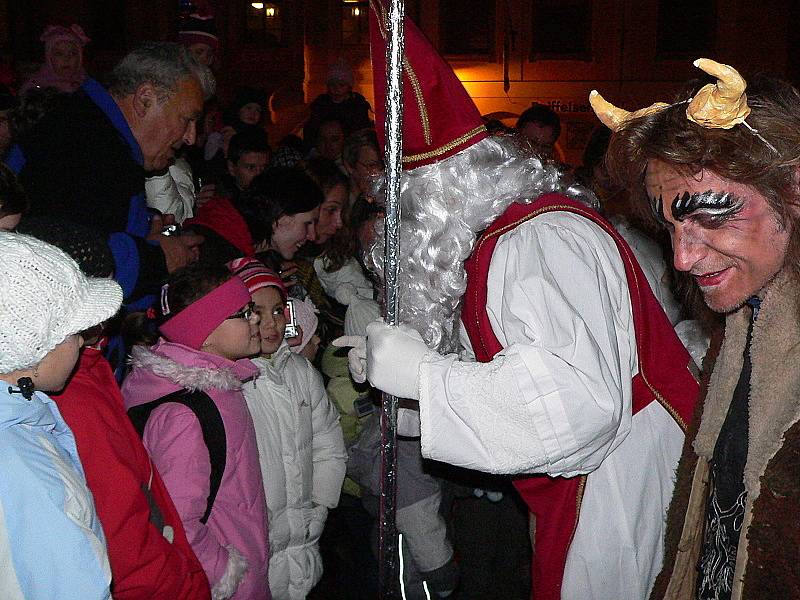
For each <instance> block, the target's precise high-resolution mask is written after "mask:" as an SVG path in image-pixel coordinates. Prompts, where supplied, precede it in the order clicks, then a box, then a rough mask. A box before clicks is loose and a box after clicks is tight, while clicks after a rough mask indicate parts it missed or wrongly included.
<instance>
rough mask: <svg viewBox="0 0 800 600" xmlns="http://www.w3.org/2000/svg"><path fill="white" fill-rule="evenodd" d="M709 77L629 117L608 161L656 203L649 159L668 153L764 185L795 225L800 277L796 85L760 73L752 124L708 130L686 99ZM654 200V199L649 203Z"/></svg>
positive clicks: (615, 175)
mask: <svg viewBox="0 0 800 600" xmlns="http://www.w3.org/2000/svg"><path fill="white" fill-rule="evenodd" d="M706 83H708V81H699V80H698V81H693V82H690V83H689V84H688V85H687V86H686V88H685V90H684V91H683V92H682V93H681V94H679V95H678V97H677V98H676V100H675V102H676V104H673V105H672V106H670V107H668V108H665V109H664V110H661V111H659V112H656V113H654V114H650V115H646V116H643V117H639V118H638V119H634V120H631V121H629V122H628V123H626V124H625V125H624V126H623V127H622V128H621V129H620V130H619V131H618V132H616V133H615V134H614V135H613V136H612V138H611V143H610V145H609V148H608V153H607V154H606V166H607V168H608V171H609V174H610V176H611V178H612V180H613V181H614V182H615V183H616V184H618V185H622V186H624V187H626V188H627V189H629V190H630V192H631V194H632V198H633V201H634V202H635V203H637V204H639V205H640V206H649V199H648V198H647V197H646V192H645V185H644V177H645V171H646V169H647V162H648V161H649V160H654V159H655V160H660V161H663V162H664V163H667V164H668V165H669V166H670V167H672V168H673V169H675V170H676V171H678V172H680V173H683V174H685V175H689V176H691V175H697V174H698V173H699V172H700V171H702V170H704V169H707V170H710V171H712V172H714V173H716V174H717V175H719V176H720V177H722V178H724V179H728V180H730V181H735V182H737V183H742V184H745V185H749V186H751V187H753V188H754V189H756V190H757V191H758V192H760V193H761V194H762V195H763V196H764V197H765V198H766V199H767V202H768V203H769V205H770V207H771V208H772V210H773V211H774V213H775V215H776V217H777V220H778V222H779V224H780V225H781V226H782V227H784V228H788V229H789V230H790V231H791V238H790V241H789V248H788V250H787V255H786V260H785V266H786V267H788V268H790V269H792V271H793V273H794V275H795V276H797V277H800V223H799V222H798V221H799V220H800V219H799V218H798V214H799V213H800V187H798V167H799V166H800V93H798V91H797V90H796V89H795V88H794V87H792V86H791V85H790V84H788V83H786V82H785V81H782V80H780V79H777V78H775V77H770V76H766V75H756V76H754V77H753V78H752V79H751V80H750V83H749V84H748V86H747V101H748V105H749V106H750V108H751V109H752V112H751V113H750V115H749V116H748V117H747V124H748V125H750V127H752V128H753V129H755V130H757V131H758V132H759V133H760V135H761V136H762V137H763V138H764V139H766V140H767V141H768V142H769V144H771V145H772V146H774V148H775V149H774V150H773V149H772V148H770V146H769V145H768V144H767V143H765V142H764V141H763V140H761V139H759V138H758V137H757V136H756V135H754V133H753V132H752V131H750V130H749V129H748V128H747V127H746V126H745V125H736V126H734V127H732V128H731V129H708V128H704V127H701V126H700V125H697V124H696V123H694V122H692V121H690V120H689V119H687V118H686V104H685V103H679V102H681V101H684V100H687V99H689V98H692V97H693V96H694V95H695V93H696V92H697V91H698V90H699V89H700V87H701V86H702V85H704V84H706ZM645 203H646V204H645Z"/></svg>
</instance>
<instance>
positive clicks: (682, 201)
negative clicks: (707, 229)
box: [659, 190, 744, 226]
mask: <svg viewBox="0 0 800 600" xmlns="http://www.w3.org/2000/svg"><path fill="white" fill-rule="evenodd" d="M659 201H660V199H659ZM743 206H744V199H742V198H740V197H738V196H735V195H734V194H732V193H731V192H712V191H711V190H707V191H705V192H702V193H701V192H695V193H693V194H690V193H689V192H684V193H683V194H681V195H678V196H675V199H674V200H673V201H672V216H673V217H674V218H675V219H676V220H677V221H683V220H685V219H686V218H687V217H689V216H691V215H693V214H695V213H699V214H700V215H702V217H703V219H704V222H706V224H707V225H708V226H714V225H716V226H720V225H722V224H723V223H724V222H725V221H727V220H728V219H730V218H731V217H733V216H734V215H736V214H738V213H739V212H741V210H742V207H743ZM659 208H660V210H659V212H660V213H661V215H662V218H663V206H662V205H659Z"/></svg>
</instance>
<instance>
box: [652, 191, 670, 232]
mask: <svg viewBox="0 0 800 600" xmlns="http://www.w3.org/2000/svg"><path fill="white" fill-rule="evenodd" d="M650 210H652V211H653V215H654V216H655V218H656V221H658V222H659V223H660V224H661V225H663V226H664V227H667V226H668V225H669V222H668V221H667V219H666V218H665V217H664V198H663V197H662V196H659V197H658V198H650Z"/></svg>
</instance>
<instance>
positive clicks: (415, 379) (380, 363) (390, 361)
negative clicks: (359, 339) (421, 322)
mask: <svg viewBox="0 0 800 600" xmlns="http://www.w3.org/2000/svg"><path fill="white" fill-rule="evenodd" d="M429 352H431V350H430V349H429V348H428V347H427V346H426V345H425V342H423V341H422V336H420V334H419V333H418V332H417V331H416V330H414V329H412V328H411V327H408V326H406V325H400V326H398V327H390V326H389V325H387V324H386V323H384V322H383V321H373V322H372V323H370V324H369V325H367V379H369V382H370V383H371V384H372V385H373V386H374V387H376V388H378V389H379V390H382V391H384V392H386V393H388V394H391V395H393V396H397V397H398V398H410V399H412V400H419V366H420V363H422V361H423V359H424V358H425V355H426V354H428V353H429Z"/></svg>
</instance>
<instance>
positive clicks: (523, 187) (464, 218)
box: [366, 136, 598, 353]
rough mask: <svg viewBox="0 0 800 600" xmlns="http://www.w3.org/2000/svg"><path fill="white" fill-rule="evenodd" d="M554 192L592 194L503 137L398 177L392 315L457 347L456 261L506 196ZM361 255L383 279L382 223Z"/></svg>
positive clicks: (585, 197)
mask: <svg viewBox="0 0 800 600" xmlns="http://www.w3.org/2000/svg"><path fill="white" fill-rule="evenodd" d="M550 192H559V193H561V194H564V195H565V196H569V197H570V198H573V199H575V200H579V201H581V202H584V203H586V204H588V205H590V206H593V207H597V205H598V202H597V199H596V197H595V196H594V194H592V192H590V191H588V190H587V189H585V188H583V187H581V186H579V185H577V184H576V183H575V182H574V180H573V179H572V177H571V176H569V175H567V174H565V173H564V172H563V171H562V170H560V169H559V168H558V167H557V166H556V165H555V164H554V163H552V162H543V161H542V160H541V159H540V158H539V157H538V156H536V155H534V154H532V153H531V152H530V151H529V150H527V149H525V148H523V147H522V146H521V145H519V143H518V142H517V141H516V139H515V138H513V137H511V136H497V137H489V138H486V139H483V140H481V141H480V142H478V143H476V144H474V145H472V146H470V147H469V148H467V149H465V150H463V151H461V152H459V153H458V154H456V155H454V156H451V157H450V158H447V159H446V160H443V161H441V162H437V163H435V164H432V165H426V166H423V167H418V168H416V169H413V170H411V171H406V172H404V173H403V175H402V177H401V179H400V214H401V221H400V257H399V263H400V271H399V274H398V299H399V304H400V311H399V318H400V321H401V322H402V323H405V324H406V325H409V326H411V327H413V328H414V329H416V330H417V331H419V333H420V335H422V338H423V339H424V340H425V343H426V344H427V345H428V347H429V348H432V349H434V350H437V351H438V352H441V353H448V352H453V351H455V350H456V349H457V348H458V329H459V328H458V321H459V318H460V313H461V297H462V296H463V295H464V292H465V290H466V286H467V276H466V272H465V270H464V261H465V260H466V259H467V258H469V256H470V254H471V253H472V249H473V247H474V245H475V240H476V238H477V236H478V234H479V233H480V232H481V231H483V230H484V229H486V228H487V227H488V226H489V225H490V224H491V223H492V222H493V221H494V220H495V219H496V218H497V217H499V216H500V215H501V214H502V213H503V211H505V209H506V208H507V207H508V206H509V205H510V204H511V203H512V202H522V203H528V202H532V201H534V200H535V199H536V198H538V197H539V196H541V195H543V194H547V193H550ZM376 232H377V236H376V239H375V242H374V243H373V245H372V248H371V249H370V251H369V252H368V253H367V259H366V262H367V266H368V267H369V268H370V269H371V270H373V271H374V272H375V273H377V274H378V275H379V277H381V278H382V277H383V263H384V248H385V241H384V235H385V233H384V226H383V221H382V220H379V221H378V222H377V223H376Z"/></svg>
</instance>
